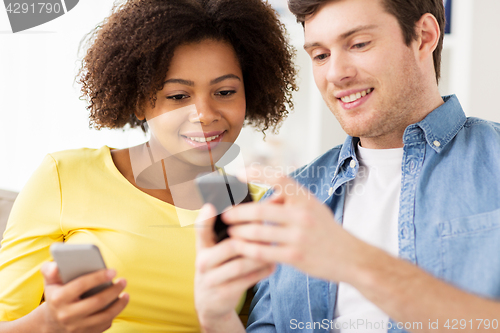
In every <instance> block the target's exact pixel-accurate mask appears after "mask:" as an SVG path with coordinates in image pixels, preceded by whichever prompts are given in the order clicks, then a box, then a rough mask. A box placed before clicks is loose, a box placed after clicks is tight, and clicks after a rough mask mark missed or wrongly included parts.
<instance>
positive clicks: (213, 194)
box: [196, 172, 253, 242]
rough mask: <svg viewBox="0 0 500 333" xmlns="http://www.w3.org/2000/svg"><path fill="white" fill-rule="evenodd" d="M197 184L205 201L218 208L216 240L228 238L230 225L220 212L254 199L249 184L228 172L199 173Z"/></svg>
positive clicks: (215, 229) (215, 230)
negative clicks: (225, 221)
mask: <svg viewBox="0 0 500 333" xmlns="http://www.w3.org/2000/svg"><path fill="white" fill-rule="evenodd" d="M196 185H197V186H198V190H199V192H200V194H201V197H202V198H203V201H204V202H205V203H210V204H212V205H213V206H214V207H215V209H216V210H217V216H216V219H215V224H214V233H215V237H216V241H217V242H220V241H222V240H224V239H226V238H228V237H229V235H228V233H227V228H228V225H227V224H225V223H224V222H223V221H222V218H221V216H220V214H222V212H224V211H225V210H226V209H227V208H228V207H230V206H236V205H238V204H240V203H245V202H251V201H253V200H252V195H251V194H250V189H249V187H248V184H245V183H243V182H241V181H240V180H238V178H236V177H234V176H231V175H227V174H226V173H222V174H219V173H215V172H213V173H210V174H203V175H199V176H198V177H197V178H196Z"/></svg>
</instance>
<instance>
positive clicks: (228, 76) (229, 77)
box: [210, 74, 241, 85]
mask: <svg viewBox="0 0 500 333" xmlns="http://www.w3.org/2000/svg"><path fill="white" fill-rule="evenodd" d="M227 79H236V80H238V81H241V79H240V77H239V76H237V75H234V74H227V75H223V76H221V77H218V78H216V79H213V80H212V81H210V85H213V84H217V83H219V82H222V81H224V80H227Z"/></svg>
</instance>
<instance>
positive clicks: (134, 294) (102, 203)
mask: <svg viewBox="0 0 500 333" xmlns="http://www.w3.org/2000/svg"><path fill="white" fill-rule="evenodd" d="M88 44H89V49H88V51H87V54H86V56H85V58H84V60H83V63H82V68H81V71H80V74H79V81H80V83H81V84H82V92H83V96H84V97H85V98H86V99H87V100H88V102H89V106H88V110H89V111H90V120H91V123H92V124H93V125H94V127H96V128H98V129H99V128H103V127H106V128H123V127H127V126H130V127H136V126H141V127H142V128H143V129H144V128H145V126H146V122H147V123H148V124H149V125H150V126H149V127H150V128H151V130H152V135H151V137H152V142H151V143H150V144H147V145H143V146H140V147H139V148H137V147H135V148H129V149H122V150H115V149H110V148H108V147H106V146H105V147H102V148H101V149H78V150H72V151H65V152H59V153H54V154H50V155H48V156H47V157H46V158H45V160H44V161H43V163H42V165H41V166H40V167H39V169H38V170H37V171H36V172H35V174H34V175H33V176H32V178H31V179H30V180H29V181H28V183H27V185H26V186H25V188H24V189H23V191H22V192H21V193H20V195H19V197H18V199H17V201H16V203H15V205H14V208H13V210H12V213H11V216H10V219H9V222H8V226H7V229H6V233H5V237H4V241H3V243H2V248H1V252H0V285H1V286H2V288H0V321H2V322H0V331H2V332H34V331H40V332H102V331H104V330H106V329H108V328H109V327H110V326H111V324H112V326H111V328H110V329H109V332H160V331H161V332H174V331H175V332H198V331H199V324H198V321H197V319H196V312H195V308H194V300H193V280H194V261H195V246H194V228H192V223H193V222H194V219H195V217H196V215H197V211H195V210H193V209H194V208H196V207H195V206H196V205H194V206H192V205H190V203H189V200H187V201H186V200H184V199H186V197H188V198H189V193H191V192H190V191H192V182H191V181H186V177H179V178H182V179H180V180H179V179H175V180H172V177H171V176H169V175H177V174H178V173H177V172H178V170H182V171H183V172H182V174H183V175H184V176H185V175H188V176H191V175H192V174H194V173H195V172H198V171H199V170H200V169H206V168H207V167H213V164H214V163H213V162H214V161H213V160H212V161H211V162H210V163H209V164H207V162H206V156H207V153H209V155H210V156H211V157H213V158H214V159H215V160H217V159H218V158H219V157H220V156H221V154H222V153H223V152H224V151H225V150H226V148H227V146H226V148H224V143H226V144H229V145H230V144H232V143H233V142H234V140H236V138H237V136H238V134H239V132H240V130H241V128H242V126H243V124H244V123H245V122H246V123H247V124H252V125H255V126H256V127H258V128H260V129H261V130H263V131H264V130H266V129H268V128H269V127H275V126H276V125H278V124H279V122H280V121H281V120H282V119H283V118H284V117H285V116H286V114H287V111H286V104H288V105H289V106H292V104H291V93H292V91H293V90H294V89H296V87H295V82H294V78H295V70H294V68H293V65H292V62H291V57H292V53H293V52H292V50H291V47H290V46H289V45H288V43H287V41H286V39H285V37H284V29H283V26H282V25H281V24H280V23H279V21H278V19H277V18H276V16H275V13H274V11H273V10H272V9H271V8H270V7H269V5H267V4H265V3H263V2H262V1H261V0H238V1H234V0H142V1H141V0H134V1H128V2H125V3H123V4H121V5H120V6H118V7H115V8H114V11H113V13H112V14H111V16H110V17H108V18H107V19H106V20H105V21H104V22H103V24H102V25H100V26H98V27H97V28H96V29H95V31H94V32H93V34H91V35H90V38H89V41H88ZM155 138H156V139H157V140H156V141H155V140H153V139H155ZM155 146H156V147H158V146H161V147H162V148H163V151H160V152H158V151H156V150H154V148H155ZM218 147H219V148H218ZM220 147H222V148H220ZM218 149H219V150H220V151H218ZM150 150H151V154H149V151H150ZM137 152H139V153H137ZM141 152H148V156H151V159H152V161H151V163H150V164H151V165H149V166H147V165H146V166H145V167H144V166H142V167H138V166H137V165H138V164H141V163H142V162H143V161H142V160H141V158H140V157H141V156H142V155H144V154H142V153H141ZM212 152H213V153H214V156H212ZM153 153H154V154H156V156H153ZM165 153H168V154H167V155H165ZM141 154H142V155H141ZM162 154H164V155H162ZM160 155H161V157H160V158H159V159H158V156H160ZM134 156H136V157H137V156H139V158H136V157H134ZM166 156H168V158H165V157H166ZM138 161H139V162H138ZM160 161H161V163H160ZM154 165H157V166H158V165H161V168H162V171H163V172H162V173H161V174H162V175H163V178H162V179H163V180H164V182H163V183H161V182H160V183H161V185H160V186H146V185H144V184H146V183H147V181H146V182H143V180H144V179H143V178H141V177H142V176H143V175H144V174H145V173H144V172H145V171H147V170H150V169H151V168H153V169H154ZM138 170H139V171H138ZM146 174H147V172H146ZM153 174H154V172H153ZM153 178H154V177H153ZM188 178H189V177H188ZM146 179H149V178H148V177H146ZM189 179H191V180H192V178H189ZM139 180H141V181H139ZM156 184H158V183H156ZM186 184H187V185H186ZM178 185H180V189H179V190H176V191H177V192H176V191H174V190H173V188H174V187H175V186H178ZM179 193H180V195H178V194H179ZM183 193H184V194H183ZM186 193H187V195H186ZM179 198H180V199H179ZM178 199H179V200H180V201H179V200H178ZM181 215H182V218H181V217H180V216H181ZM190 226H191V227H190ZM60 241H65V242H67V243H92V244H95V245H97V246H98V247H99V248H100V250H101V252H102V254H103V257H104V260H105V261H106V263H107V266H108V267H110V268H112V269H110V270H102V271H99V272H96V273H92V274H89V275H86V276H84V277H81V278H78V279H76V280H74V281H72V282H70V283H68V284H66V285H62V283H61V282H60V280H59V276H58V271H57V266H54V265H51V264H48V265H44V267H43V268H42V271H43V275H42V274H41V273H40V267H41V266H42V263H44V262H46V261H50V259H51V257H50V254H49V250H48V249H49V246H50V245H51V244H52V243H54V242H60ZM115 275H118V276H121V277H123V278H124V279H123V278H121V279H117V280H116V279H115V280H114V283H113V285H112V287H110V288H108V289H106V290H105V291H103V292H101V293H99V294H97V295H95V296H92V297H89V298H87V299H84V300H80V298H79V295H81V294H82V293H83V292H84V291H85V290H88V289H90V288H92V287H93V286H96V285H99V284H101V283H103V282H106V281H111V280H113V278H114V276H115ZM125 279H126V281H125ZM125 285H126V290H127V293H123V290H124V288H125ZM44 292H45V295H44ZM129 295H130V296H129ZM116 298H118V300H117V301H115V302H114V303H113V304H112V305H111V306H109V307H108V308H106V309H104V310H102V311H101V309H102V308H103V307H104V306H105V305H107V304H109V303H110V302H112V301H113V300H115V299H116ZM129 298H130V300H129Z"/></svg>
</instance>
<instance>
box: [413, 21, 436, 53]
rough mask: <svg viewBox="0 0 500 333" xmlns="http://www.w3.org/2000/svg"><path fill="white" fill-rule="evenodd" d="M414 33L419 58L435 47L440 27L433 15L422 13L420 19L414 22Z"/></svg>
mask: <svg viewBox="0 0 500 333" xmlns="http://www.w3.org/2000/svg"><path fill="white" fill-rule="evenodd" d="M415 29H416V33H417V36H418V40H417V41H418V52H419V54H420V56H419V58H420V60H423V59H425V58H426V57H428V56H429V55H430V56H431V57H432V53H433V52H434V50H435V49H436V47H437V45H438V42H439V38H440V36H441V29H440V28H439V23H438V22H437V20H436V18H435V17H434V15H432V14H430V13H426V14H424V15H422V17H421V18H420V20H418V21H417V23H416V24H415Z"/></svg>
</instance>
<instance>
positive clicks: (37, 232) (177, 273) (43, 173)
mask: <svg viewBox="0 0 500 333" xmlns="http://www.w3.org/2000/svg"><path fill="white" fill-rule="evenodd" d="M252 192H253V193H252V195H253V197H254V199H258V198H260V197H261V196H262V195H263V189H259V188H257V189H256V188H252ZM177 210H178V209H177ZM183 213H185V214H188V215H189V214H191V216H192V220H193V222H194V220H195V218H196V215H197V213H198V211H188V210H184V212H183ZM61 241H64V242H67V243H80V244H81V243H90V244H95V245H97V246H98V247H99V248H100V250H101V253H102V255H103V258H104V261H105V262H106V265H107V266H108V267H110V268H114V269H116V271H117V275H118V276H119V277H124V278H125V279H127V287H126V289H125V290H126V291H127V292H128V293H129V294H130V302H129V304H128V305H127V307H126V308H125V310H124V311H123V312H122V313H120V314H119V315H118V317H117V318H115V320H114V321H113V325H112V327H111V328H110V329H109V331H108V332H120V333H125V332H199V331H200V328H199V323H198V320H197V317H196V311H195V307H194V295H193V285H194V261H195V255H196V253H195V252H196V250H195V233H194V228H193V225H188V226H184V227H181V226H180V225H179V221H178V218H177V213H176V208H175V207H174V206H172V205H170V204H168V203H166V202H163V201H161V200H159V199H156V198H155V197H152V196H150V195H148V194H146V193H144V192H142V191H140V190H139V189H137V188H136V187H134V186H133V185H132V184H130V183H129V182H128V181H127V180H126V179H125V177H123V175H122V174H121V173H120V172H119V171H118V170H117V169H116V167H115V165H114V163H113V160H112V158H111V154H110V150H109V148H108V147H106V146H104V147H102V148H101V149H78V150H70V151H64V152H58V153H54V154H50V155H47V156H46V157H45V159H44V160H43V162H42V164H41V166H40V167H39V168H38V169H37V170H36V172H35V173H34V174H33V176H32V177H31V178H30V180H29V181H28V183H27V184H26V186H25V187H24V189H23V191H22V192H21V193H20V194H19V196H18V198H17V200H16V202H15V204H14V207H13V209H12V212H11V215H10V218H9V221H8V224H7V229H6V231H5V234H4V239H3V241H2V247H1V249H0V321H12V320H15V319H18V318H20V317H22V316H25V315H26V314H28V313H29V312H31V311H32V310H33V309H35V308H36V307H37V306H38V305H39V304H40V301H41V299H42V295H43V278H42V275H41V273H40V266H41V265H42V263H43V262H45V261H48V260H52V258H51V255H50V253H49V247H50V245H51V244H52V243H54V242H61ZM238 310H239V309H238Z"/></svg>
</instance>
